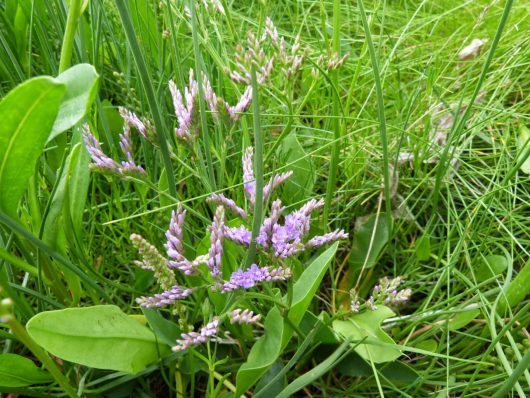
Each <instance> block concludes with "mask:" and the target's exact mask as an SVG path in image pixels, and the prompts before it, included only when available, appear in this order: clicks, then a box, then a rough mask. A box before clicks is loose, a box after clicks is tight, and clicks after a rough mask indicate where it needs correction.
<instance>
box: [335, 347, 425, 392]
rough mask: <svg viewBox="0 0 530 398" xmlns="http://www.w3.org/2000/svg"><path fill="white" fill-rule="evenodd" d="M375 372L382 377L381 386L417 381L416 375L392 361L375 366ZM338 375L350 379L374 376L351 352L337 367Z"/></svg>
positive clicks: (364, 362)
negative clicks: (349, 377)
mask: <svg viewBox="0 0 530 398" xmlns="http://www.w3.org/2000/svg"><path fill="white" fill-rule="evenodd" d="M376 368H377V371H378V372H380V373H381V374H382V375H383V376H384V377H382V378H380V381H381V383H382V384H385V385H386V384H389V383H393V384H398V385H409V384H411V383H413V382H415V381H416V380H418V378H419V375H418V373H417V372H416V371H415V370H414V369H412V368H411V367H410V366H408V365H406V364H404V363H403V362H399V361H394V362H388V363H385V364H381V365H376ZM337 371H338V372H339V373H340V374H343V375H346V376H351V377H368V376H372V375H373V374H374V371H373V369H372V367H371V366H370V365H369V364H368V363H366V361H365V360H363V359H362V358H361V357H360V356H359V355H358V354H357V353H355V352H353V353H351V354H348V355H346V357H345V358H344V359H343V360H342V361H341V362H340V363H339V364H338V365H337Z"/></svg>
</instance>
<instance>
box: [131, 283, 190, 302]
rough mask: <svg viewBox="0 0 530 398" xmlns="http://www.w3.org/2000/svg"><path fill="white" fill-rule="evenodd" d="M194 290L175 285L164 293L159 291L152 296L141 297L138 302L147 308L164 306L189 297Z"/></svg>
mask: <svg viewBox="0 0 530 398" xmlns="http://www.w3.org/2000/svg"><path fill="white" fill-rule="evenodd" d="M192 292H193V289H190V288H184V287H180V286H176V285H175V286H173V287H172V288H171V289H169V290H167V291H165V292H163V293H158V294H155V295H154V296H151V297H139V298H137V299H136V302H137V303H138V304H139V305H140V306H142V307H145V308H155V307H163V306H165V305H169V304H173V303H175V301H177V300H180V299H183V298H186V297H188V296H189V295H190V294H191V293H192Z"/></svg>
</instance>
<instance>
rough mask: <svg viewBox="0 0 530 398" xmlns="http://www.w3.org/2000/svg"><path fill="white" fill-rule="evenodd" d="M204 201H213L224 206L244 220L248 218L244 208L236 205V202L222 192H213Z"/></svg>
mask: <svg viewBox="0 0 530 398" xmlns="http://www.w3.org/2000/svg"><path fill="white" fill-rule="evenodd" d="M206 201H207V202H210V203H215V204H217V205H220V206H224V207H226V208H227V209H228V210H230V211H231V212H232V213H234V214H237V215H238V216H239V217H241V218H242V219H244V220H246V219H247V218H248V216H247V213H246V212H245V210H243V209H242V208H241V207H239V206H238V205H236V202H234V201H233V200H232V199H228V198H227V197H226V196H224V195H223V194H217V193H213V194H211V195H210V197H209V198H208V199H206Z"/></svg>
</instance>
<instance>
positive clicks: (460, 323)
mask: <svg viewBox="0 0 530 398" xmlns="http://www.w3.org/2000/svg"><path fill="white" fill-rule="evenodd" d="M479 314H480V310H479V309H473V310H469V311H462V312H459V313H458V314H456V315H455V316H454V317H452V318H451V319H450V320H449V322H448V325H447V327H448V328H449V330H458V329H462V328H463V327H464V326H466V325H467V324H469V323H470V322H471V321H473V319H475V318H476V317H477V316H478V315H479Z"/></svg>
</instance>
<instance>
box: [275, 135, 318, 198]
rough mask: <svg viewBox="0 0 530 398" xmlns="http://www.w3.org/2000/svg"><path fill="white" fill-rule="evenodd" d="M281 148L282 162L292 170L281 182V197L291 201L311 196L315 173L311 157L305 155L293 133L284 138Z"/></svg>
mask: <svg viewBox="0 0 530 398" xmlns="http://www.w3.org/2000/svg"><path fill="white" fill-rule="evenodd" d="M281 148H282V154H284V156H283V157H282V158H283V160H284V164H286V165H288V166H287V169H288V170H292V171H293V175H292V176H291V177H290V178H289V179H288V180H287V181H286V182H285V183H283V184H282V187H283V197H285V198H289V201H290V202H291V203H296V202H300V201H302V200H304V199H306V198H307V197H309V196H311V192H312V191H313V185H314V183H315V175H314V172H313V166H312V163H311V159H310V158H309V157H307V154H306V152H305V151H304V148H302V145H300V142H299V141H298V138H297V137H296V134H294V133H292V134H290V135H289V136H287V137H286V138H285V140H284V141H283V142H282V146H281Z"/></svg>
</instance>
